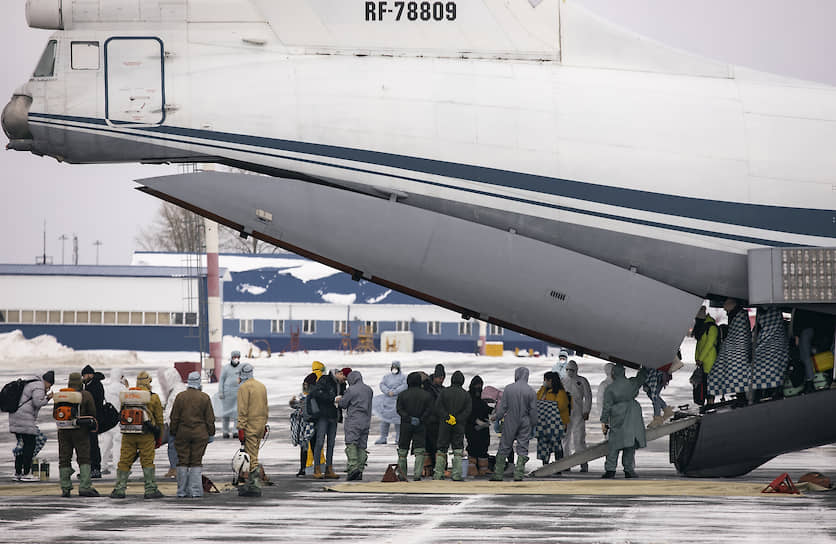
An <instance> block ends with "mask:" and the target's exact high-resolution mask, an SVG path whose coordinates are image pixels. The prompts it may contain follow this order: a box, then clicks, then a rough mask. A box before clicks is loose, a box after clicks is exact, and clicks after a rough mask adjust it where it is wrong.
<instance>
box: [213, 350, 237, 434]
mask: <svg viewBox="0 0 836 544" xmlns="http://www.w3.org/2000/svg"><path fill="white" fill-rule="evenodd" d="M240 365H241V352H240V351H238V350H235V351H233V352H232V354H231V356H230V359H229V364H227V365H224V367H223V369H221V378H220V379H219V380H218V392H217V393H215V399H217V400H215V402H216V406H215V407H214V409H215V416H216V417H220V418H221V425H222V428H223V437H224V438H229V437H230V434H229V424H230V423H234V425H235V428H238V388H239V387H240V385H241V384H239V383H238V378H239V377H240V375H241V367H240Z"/></svg>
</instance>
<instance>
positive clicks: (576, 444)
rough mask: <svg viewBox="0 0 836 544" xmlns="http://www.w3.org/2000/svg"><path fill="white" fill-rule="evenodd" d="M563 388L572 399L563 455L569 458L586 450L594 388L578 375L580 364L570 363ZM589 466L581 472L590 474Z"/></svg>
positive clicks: (583, 465) (586, 464) (567, 366)
mask: <svg viewBox="0 0 836 544" xmlns="http://www.w3.org/2000/svg"><path fill="white" fill-rule="evenodd" d="M563 387H564V388H565V389H566V391H567V392H568V393H569V395H570V396H571V397H572V411H571V415H570V416H569V426H568V428H567V429H566V434H565V435H564V437H563V454H564V455H565V456H566V457H568V456H570V455H573V454H575V453H578V452H581V451H583V450H585V449H586V420H588V419H589V412H590V411H591V410H592V388H591V387H589V380H587V379H586V378H584V377H583V376H579V375H578V363H576V362H575V361H569V363H568V364H567V365H566V379H565V380H563ZM588 471H589V464H588V463H583V464H582V465H581V472H588Z"/></svg>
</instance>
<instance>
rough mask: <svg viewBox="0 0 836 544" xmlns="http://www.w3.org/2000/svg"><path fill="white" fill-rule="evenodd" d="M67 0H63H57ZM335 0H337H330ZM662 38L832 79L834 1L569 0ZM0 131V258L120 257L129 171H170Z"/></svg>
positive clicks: (0, 63)
mask: <svg viewBox="0 0 836 544" xmlns="http://www.w3.org/2000/svg"><path fill="white" fill-rule="evenodd" d="M65 1H67V0H65ZM332 1H335V2H336V1H340V0H332ZM512 1H523V0H512ZM568 1H570V2H571V1H575V2H578V3H581V4H583V5H585V6H587V7H589V8H590V9H592V10H594V11H596V12H598V13H599V14H601V15H603V16H605V17H606V18H608V19H610V20H612V21H614V22H616V23H618V24H620V25H622V26H625V27H628V28H631V29H633V30H635V31H637V32H640V33H642V34H645V35H647V36H649V37H651V38H654V39H657V40H659V41H662V42H664V43H668V44H670V45H673V46H676V47H680V48H682V49H686V50H690V51H694V52H696V53H699V54H701V55H704V56H707V57H711V58H715V59H719V60H723V61H727V62H731V63H733V64H739V65H744V66H750V67H753V68H757V69H761V70H765V71H770V72H776V73H780V74H784V75H789V76H795V77H800V78H804V79H811V80H816V81H821V82H824V83H829V84H831V85H836V62H834V53H836V32H833V29H832V25H833V22H834V21H836V2H823V1H821V0H792V1H787V0H783V1H778V0H701V1H684V0H568ZM24 5H25V0H2V2H0V44H1V45H2V50H3V51H4V53H3V54H2V55H0V67H2V68H0V106H2V105H5V103H6V101H7V100H8V98H9V97H10V96H11V94H12V91H13V90H14V89H15V88H16V87H18V86H20V85H21V84H23V83H25V82H26V80H27V79H28V77H29V75H30V74H31V72H32V70H33V68H34V66H35V63H36V61H37V59H38V57H39V55H40V53H41V51H42V49H43V46H44V44H45V43H46V40H47V39H48V37H49V35H50V31H44V30H34V29H30V28H28V27H27V26H26V20H25V17H24V9H23V8H24ZM6 142H7V140H6V138H5V135H3V136H0V145H2V148H3V149H0V202H2V208H1V209H2V214H0V232H2V235H0V262H4V263H34V262H35V258H36V256H38V255H41V254H42V253H43V225H44V220H46V253H47V255H48V256H51V257H52V259H53V262H54V263H56V264H60V263H61V259H62V242H61V241H60V240H59V236H61V235H62V234H65V235H67V236H69V237H70V240H68V241H67V242H65V245H64V248H65V249H64V260H65V261H66V262H67V263H69V262H71V254H72V240H71V238H72V235H73V234H76V235H77V236H78V240H79V263H80V264H94V263H95V262H96V247H95V246H94V245H93V244H94V242H95V241H96V240H100V241H101V242H102V245H101V246H100V256H99V262H100V263H102V264H127V263H128V262H129V261H130V257H131V253H132V252H133V250H134V249H136V242H135V238H136V236H137V234H138V231H139V228H140V227H142V226H146V225H148V224H149V223H151V222H152V221H153V218H154V215H155V213H156V210H157V208H158V207H159V201H157V200H156V199H154V198H152V197H150V196H146V195H144V194H142V193H140V192H138V191H136V190H135V187H136V184H135V183H134V182H133V180H134V179H138V178H142V177H150V176H155V175H163V174H165V173H170V172H173V171H174V170H173V168H172V167H159V166H140V165H101V166H69V165H63V164H58V163H57V162H56V161H55V160H54V159H50V158H43V157H35V156H34V155H32V154H30V153H21V152H12V151H6V150H5V144H6Z"/></svg>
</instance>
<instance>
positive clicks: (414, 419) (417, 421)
mask: <svg viewBox="0 0 836 544" xmlns="http://www.w3.org/2000/svg"><path fill="white" fill-rule="evenodd" d="M409 423H410V425H412V426H413V427H417V426H418V425H420V424H421V419H420V418H417V417H411V418H409Z"/></svg>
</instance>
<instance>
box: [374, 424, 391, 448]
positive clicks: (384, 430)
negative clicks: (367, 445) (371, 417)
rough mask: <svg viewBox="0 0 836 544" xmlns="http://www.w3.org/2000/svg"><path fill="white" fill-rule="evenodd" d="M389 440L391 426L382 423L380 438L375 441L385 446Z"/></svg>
mask: <svg viewBox="0 0 836 544" xmlns="http://www.w3.org/2000/svg"><path fill="white" fill-rule="evenodd" d="M388 439H389V424H388V423H386V422H385V421H381V422H380V438H378V439H377V440H375V441H374V443H375V444H385V443H386V441H387V440H388Z"/></svg>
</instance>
